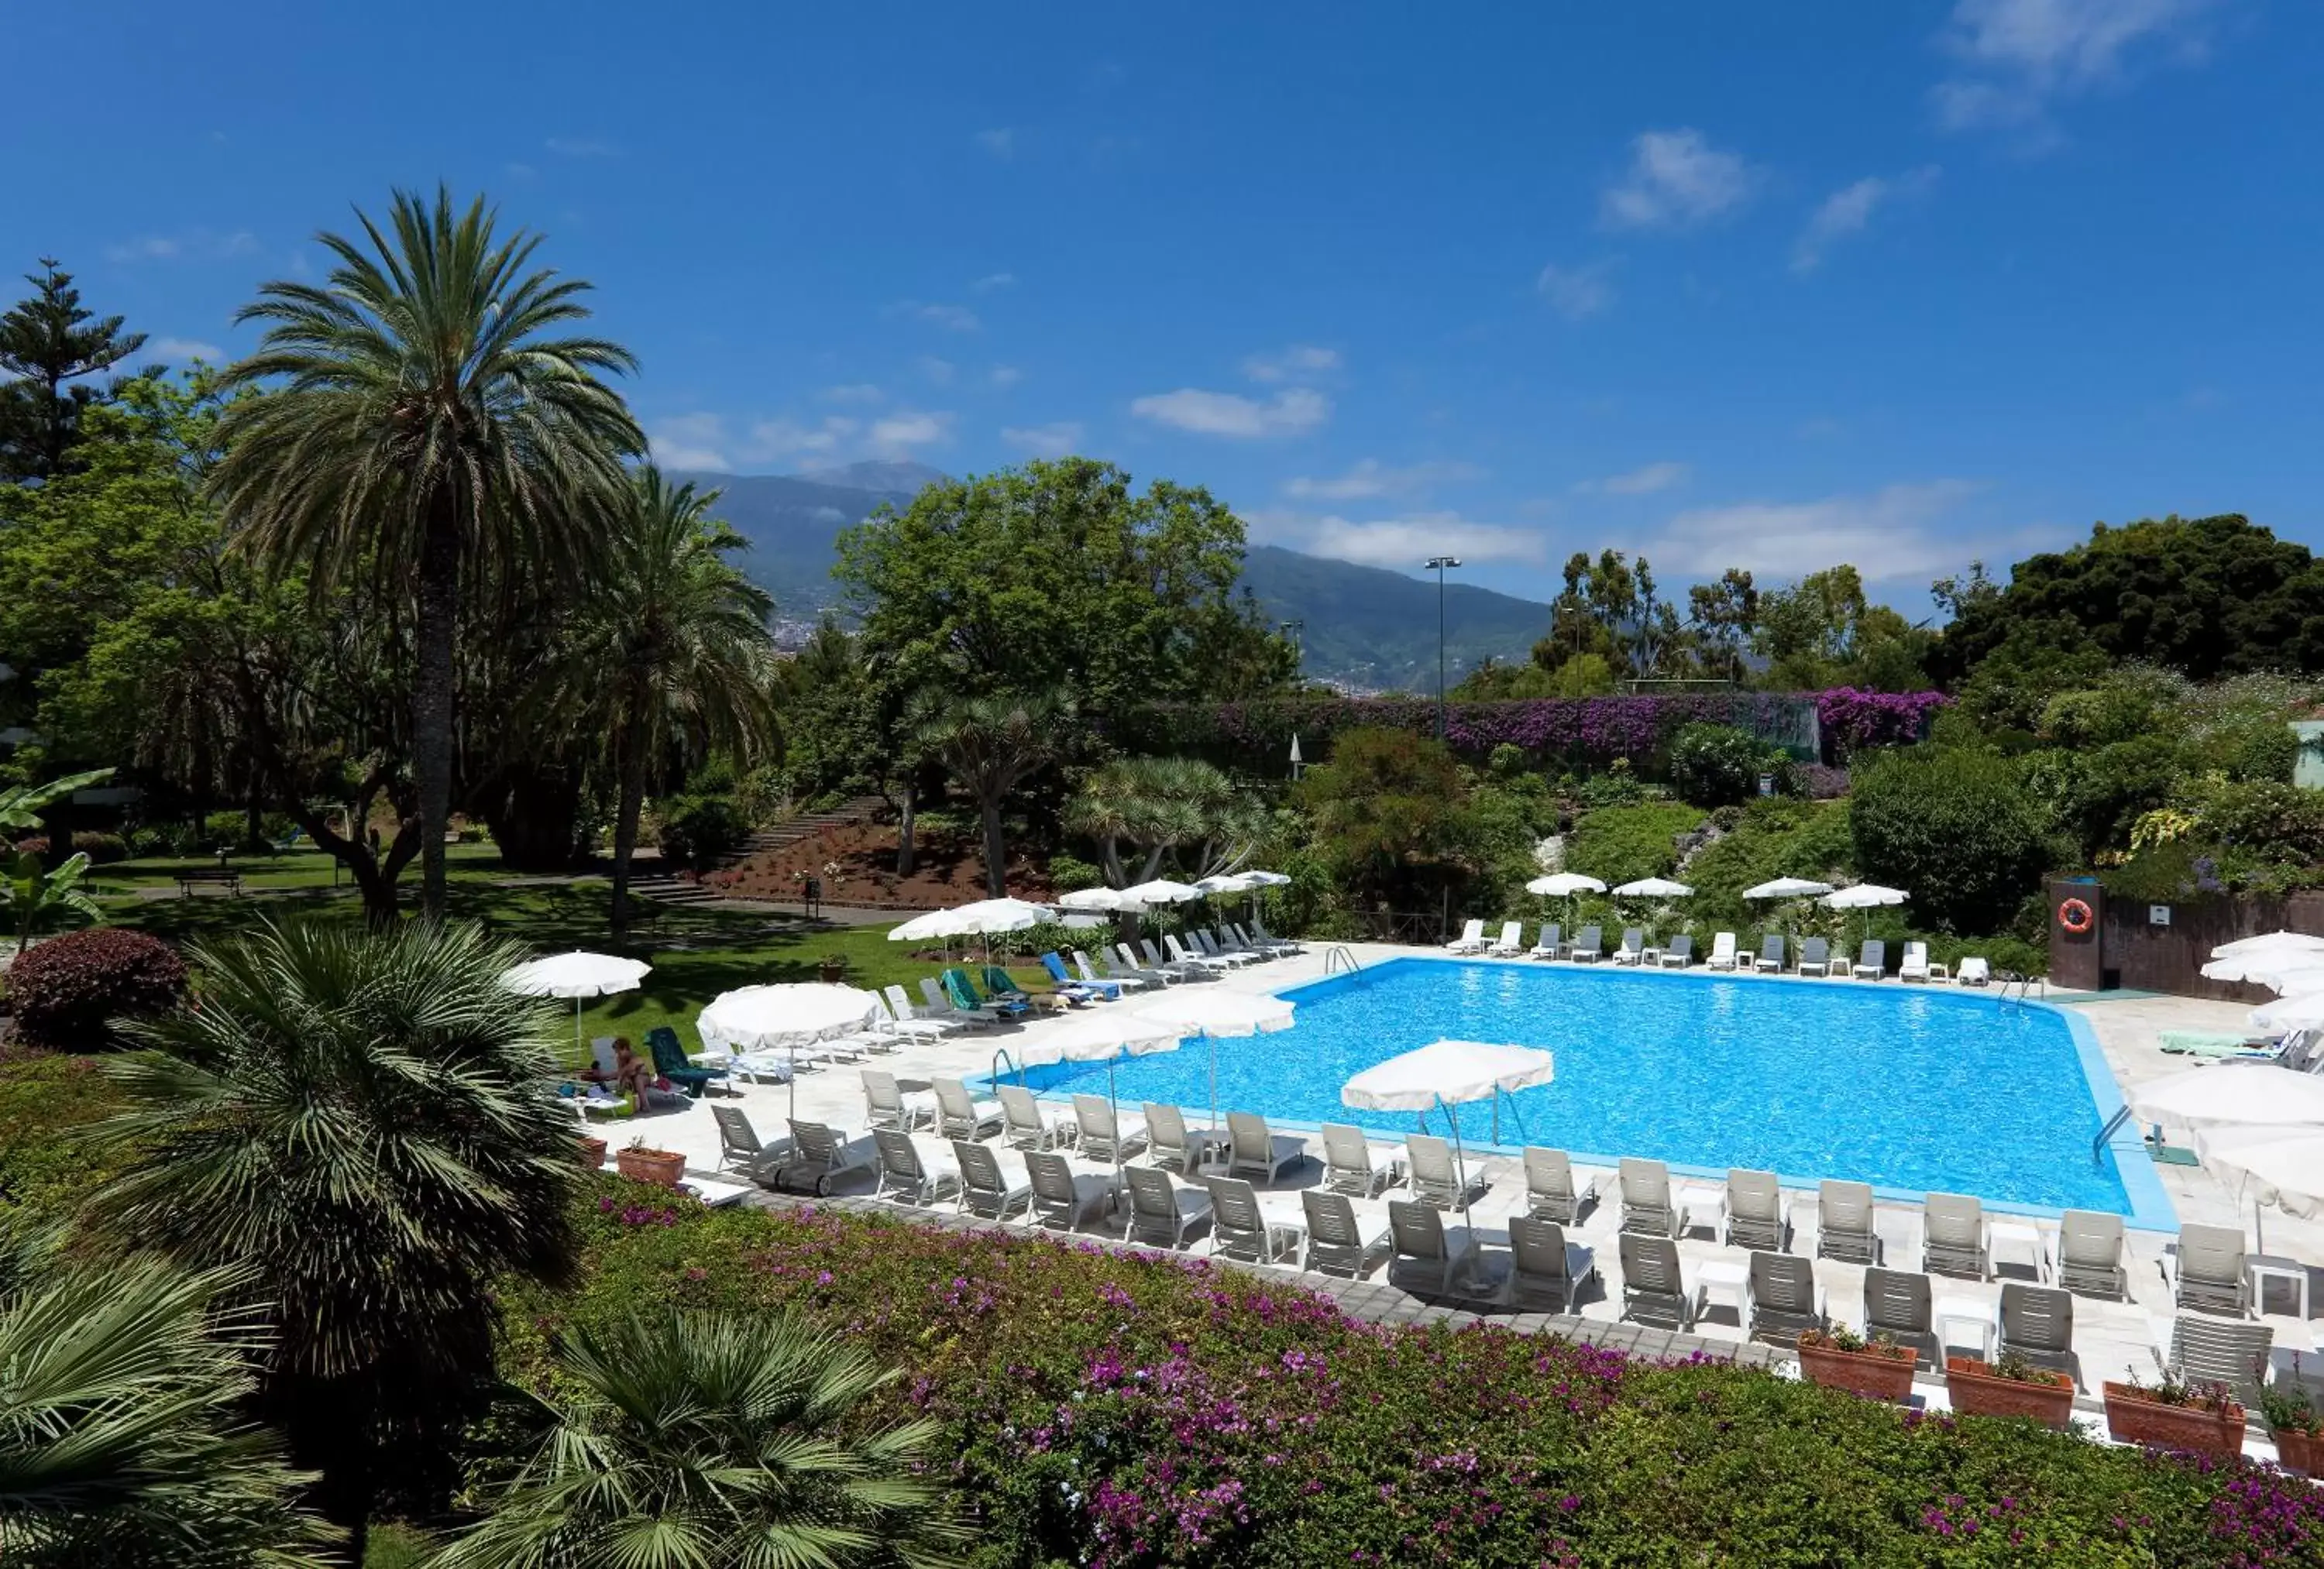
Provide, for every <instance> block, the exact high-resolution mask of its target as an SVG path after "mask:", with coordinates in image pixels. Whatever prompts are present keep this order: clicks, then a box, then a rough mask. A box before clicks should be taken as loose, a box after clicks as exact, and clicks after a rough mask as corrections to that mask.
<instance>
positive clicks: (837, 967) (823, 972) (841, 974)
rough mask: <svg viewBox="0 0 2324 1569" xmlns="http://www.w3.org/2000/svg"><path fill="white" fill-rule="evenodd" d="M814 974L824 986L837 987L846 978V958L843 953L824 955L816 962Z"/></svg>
mask: <svg viewBox="0 0 2324 1569" xmlns="http://www.w3.org/2000/svg"><path fill="white" fill-rule="evenodd" d="M815 973H816V979H818V980H820V981H822V982H823V984H824V985H825V986H837V985H838V984H839V983H840V982H842V981H844V980H845V979H846V978H847V956H846V955H845V954H844V953H826V954H825V955H824V956H823V957H822V958H821V959H817V960H816V964H815Z"/></svg>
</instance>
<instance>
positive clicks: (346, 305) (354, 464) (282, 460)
mask: <svg viewBox="0 0 2324 1569" xmlns="http://www.w3.org/2000/svg"><path fill="white" fill-rule="evenodd" d="M356 216H357V218H358V219H359V220H360V222H361V223H362V225H363V230H364V237H365V240H366V241H367V242H368V245H369V249H368V250H366V249H365V248H364V246H363V245H361V244H358V243H356V242H355V241H352V240H348V239H345V238H342V237H341V236H339V235H337V234H321V235H319V236H318V242H319V243H321V244H322V245H323V246H324V247H325V248H326V249H327V250H328V251H329V252H331V253H332V254H333V255H335V256H337V258H338V264H337V266H336V267H334V268H333V269H332V271H331V274H330V277H329V279H328V280H327V282H326V283H325V284H324V285H322V286H320V287H318V286H316V285H313V284H307V283H299V282H292V281H277V282H273V283H269V284H267V285H266V286H265V287H264V288H263V289H261V290H260V291H259V298H258V299H257V300H256V302H254V303H253V304H251V305H249V306H246V307H244V308H243V310H242V312H241V314H240V316H239V317H237V319H238V320H242V321H261V322H264V323H267V324H268V326H267V329H266V334H265V337H264V339H263V342H262V344H261V346H260V348H259V351H258V352H257V353H255V354H253V355H252V356H251V357H250V358H249V359H246V360H244V361H242V362H240V363H238V364H236V365H235V366H234V367H232V368H231V369H230V370H228V371H227V372H226V376H225V378H224V381H223V385H224V386H225V387H226V389H227V390H232V389H234V388H235V387H237V386H244V385H250V384H254V383H260V382H268V383H274V384H275V385H274V390H272V394H271V395H270V396H268V397H264V398H246V399H240V400H238V401H236V402H235V403H232V404H230V405H228V407H227V408H226V413H225V415H224V416H223V417H222V419H221V421H220V431H219V436H220V441H221V444H222V445H223V447H224V449H225V455H224V456H223V457H222V458H221V459H220V460H219V462H218V464H217V469H216V471H215V472H214V473H213V476H212V481H211V482H212V485H213V487H214V490H215V493H216V495H217V498H218V500H219V501H220V502H221V503H222V505H223V506H224V508H225V510H226V515H227V517H228V518H229V519H230V520H231V522H232V524H233V526H234V527H235V528H236V529H237V530H238V532H239V533H240V535H241V537H243V538H244V539H245V540H246V541H247V542H248V543H249V545H250V546H251V547H252V548H254V550H255V551H257V552H258V553H259V555H261V556H262V557H263V558H264V559H266V560H268V561H270V562H272V563H274V564H277V565H278V566H283V567H288V566H291V565H294V564H295V565H299V566H304V567H306V568H307V569H309V583H310V584H311V585H312V587H313V588H314V590H315V591H316V592H318V593H320V592H327V590H329V589H331V588H333V587H335V586H338V585H341V584H343V583H346V582H348V581H350V580H352V579H353V578H355V576H357V575H358V574H360V573H363V572H364V571H366V570H369V571H372V572H374V573H376V575H377V576H378V578H379V579H380V580H381V582H382V583H383V584H384V585H385V587H386V588H387V590H388V592H390V594H391V595H392V596H394V597H395V598H398V599H401V597H402V596H403V595H405V594H407V593H408V594H411V595H413V596H415V598H416V601H417V610H416V615H415V618H414V621H413V629H414V642H415V656H414V657H415V669H414V674H413V679H412V692H411V736H412V762H413V771H414V773H415V774H416V775H417V777H418V781H419V788H420V828H421V830H422V834H423V839H422V845H421V851H420V855H421V871H422V882H423V898H424V903H425V907H426V909H427V912H428V913H429V914H430V915H431V916H440V915H441V914H442V913H443V910H444V829H445V823H446V821H447V818H448V817H449V815H450V812H451V798H452V744H453V736H452V710H453V688H454V676H453V668H454V667H453V654H454V647H453V643H454V632H455V629H456V627H457V623H458V620H459V616H460V607H461V599H462V595H463V592H464V591H471V592H472V591H473V590H474V589H475V587H476V586H477V584H478V583H480V582H481V581H483V579H484V577H485V576H486V575H488V574H487V573H486V571H485V568H487V567H488V566H491V565H494V564H497V565H500V566H503V567H508V566H511V565H513V564H521V567H522V569H523V570H524V571H526V572H527V573H530V574H534V575H547V576H550V577H561V576H567V575H570V574H572V573H574V572H575V570H576V568H577V567H578V566H579V565H581V564H583V563H584V562H586V560H587V558H588V557H590V556H591V555H593V554H594V553H595V547H596V545H597V536H598V535H599V534H600V533H601V532H602V531H603V528H604V522H605V520H606V519H607V518H610V517H612V516H613V514H614V513H615V512H616V510H617V509H618V508H619V505H620V502H621V498H622V496H623V495H625V494H626V491H627V481H626V478H625V475H624V473H623V470H622V459H623V457H624V456H625V454H631V453H634V452H637V451H640V450H641V449H642V447H643V446H644V438H643V436H641V434H640V433H639V430H638V427H637V424H636V422H635V421H634V420H632V418H631V417H630V413H629V410H628V408H625V407H624V406H623V404H622V399H621V398H620V397H619V395H617V394H616V393H615V392H614V391H613V389H612V388H610V387H608V386H607V385H606V384H605V383H604V381H601V380H599V376H600V374H601V373H604V372H616V371H627V370H630V369H632V368H633V362H632V359H631V357H630V355H629V353H628V352H627V351H626V350H624V349H622V347H620V346H619V345H618V344H613V343H609V342H607V341H606V340H604V339H603V338H594V337H576V336H552V335H551V334H552V333H553V332H557V331H560V330H562V329H563V328H564V327H565V326H566V325H567V324H568V323H571V322H575V321H578V320H580V319H582V318H584V317H586V316H587V315H588V314H589V313H588V310H587V308H586V307H585V306H583V305H582V304H581V303H580V297H581V295H582V294H583V293H585V292H586V290H587V289H588V285H587V284H586V283H583V282H581V281H579V280H573V279H559V278H558V276H557V275H556V274H555V273H554V272H553V271H548V270H545V269H544V270H542V271H531V272H528V271H526V268H527V266H528V265H529V264H530V261H531V260H532V255H533V252H534V251H535V250H536V249H537V248H538V247H539V243H540V242H539V237H538V236H537V235H533V234H526V233H524V232H522V231H520V232H518V233H517V234H513V235H511V236H510V237H509V238H507V239H506V240H502V239H500V238H499V237H498V236H497V234H496V233H495V223H496V215H495V214H494V213H493V212H492V211H490V210H488V209H487V208H486V207H485V206H484V202H483V200H482V199H481V198H479V199H478V200H476V201H475V202H474V203H472V204H471V205H470V206H469V207H468V209H467V211H466V213H464V214H459V215H457V216H456V215H455V213H454V212H453V209H452V197H451V193H450V192H449V191H448V190H446V189H443V188H438V190H437V193H436V200H435V203H434V205H433V206H432V207H431V206H429V205H428V204H427V203H425V202H423V201H422V200H421V199H420V197H418V196H416V195H412V194H410V193H407V192H402V191H398V192H396V193H395V195H394V197H393V200H392V206H391V212H390V222H389V231H388V232H386V233H383V232H382V231H381V230H380V228H379V227H378V226H377V225H374V223H373V222H372V221H371V220H370V219H369V218H368V217H364V216H363V215H362V214H361V213H358V214H357V215H356Z"/></svg>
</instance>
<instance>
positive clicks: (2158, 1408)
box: [2106, 1375, 2244, 1460]
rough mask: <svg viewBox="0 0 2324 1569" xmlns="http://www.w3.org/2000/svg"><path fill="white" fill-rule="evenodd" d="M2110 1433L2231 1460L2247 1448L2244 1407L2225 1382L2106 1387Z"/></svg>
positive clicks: (2127, 1441)
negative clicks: (2239, 1403) (2239, 1404)
mask: <svg viewBox="0 0 2324 1569" xmlns="http://www.w3.org/2000/svg"><path fill="white" fill-rule="evenodd" d="M2106 1414H2107V1433H2108V1434H2110V1435H2112V1436H2113V1437H2114V1438H2115V1439H2116V1441H2117V1442H2119V1443H2123V1444H2153V1445H2158V1446H2159V1447H2162V1448H2164V1449H2191V1450H2194V1451H2196V1452H2198V1453H2199V1454H2216V1455H2218V1456H2219V1457H2220V1458H2221V1459H2226V1460H2232V1459H2234V1458H2235V1457H2236V1455H2238V1454H2242V1453H2243V1451H2244V1408H2242V1407H2241V1406H2238V1405H2237V1404H2236V1399H2235V1396H2234V1395H2233V1394H2232V1393H2231V1392H2230V1391H2229V1390H2228V1389H2227V1385H2225V1384H2190V1383H2183V1382H2181V1381H2180V1380H2178V1379H2176V1378H2173V1377H2170V1376H2167V1375H2166V1376H2165V1377H2164V1378H2163V1381H2162V1382H2161V1383H2159V1384H2143V1383H2140V1382H2139V1381H2137V1380H2136V1379H2135V1378H2134V1379H2133V1380H2131V1381H2130V1382H2128V1383H2126V1384H2118V1383H2115V1382H2113V1381H2108V1382H2107V1386H2106Z"/></svg>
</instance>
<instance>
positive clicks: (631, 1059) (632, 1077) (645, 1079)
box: [581, 1035, 654, 1113]
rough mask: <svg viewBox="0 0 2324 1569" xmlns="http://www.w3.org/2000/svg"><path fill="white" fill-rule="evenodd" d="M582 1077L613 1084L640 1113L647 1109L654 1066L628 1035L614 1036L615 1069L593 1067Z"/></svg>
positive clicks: (593, 1081) (592, 1081)
mask: <svg viewBox="0 0 2324 1569" xmlns="http://www.w3.org/2000/svg"><path fill="white" fill-rule="evenodd" d="M581 1077H582V1078H585V1079H586V1080H588V1081H589V1082H590V1083H592V1084H603V1085H608V1086H611V1087H612V1088H613V1091H614V1093H616V1094H618V1095H626V1096H629V1097H630V1099H631V1100H632V1102H633V1103H634V1104H635V1106H636V1107H637V1109H638V1111H639V1112H640V1113H643V1112H644V1110H645V1109H646V1091H647V1090H648V1089H650V1088H651V1087H652V1086H653V1081H654V1066H653V1064H652V1063H650V1062H649V1061H647V1060H645V1059H644V1058H642V1057H640V1056H639V1055H638V1054H637V1051H636V1049H635V1048H634V1047H632V1045H631V1044H630V1038H629V1037H628V1036H627V1035H616V1036H614V1037H613V1071H612V1072H610V1073H608V1072H607V1071H605V1070H604V1069H602V1068H592V1069H588V1070H587V1071H586V1072H584V1073H583V1074H582V1075H581Z"/></svg>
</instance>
